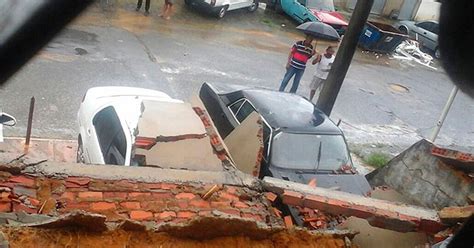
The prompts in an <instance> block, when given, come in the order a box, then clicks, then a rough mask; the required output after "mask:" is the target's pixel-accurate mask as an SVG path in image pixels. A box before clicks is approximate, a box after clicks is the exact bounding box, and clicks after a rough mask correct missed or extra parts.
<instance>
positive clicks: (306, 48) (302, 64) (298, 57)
mask: <svg viewBox="0 0 474 248" xmlns="http://www.w3.org/2000/svg"><path fill="white" fill-rule="evenodd" d="M311 42H313V37H311V36H309V35H306V39H305V40H303V41H298V42H296V43H295V44H294V45H293V47H292V48H291V51H290V54H289V56H288V62H287V64H286V73H285V76H284V77H283V81H281V85H280V91H284V90H285V88H286V86H287V85H288V82H289V81H290V79H291V78H292V77H293V76H295V78H294V79H293V85H292V86H291V89H290V93H296V90H297V89H298V85H299V84H300V80H301V77H303V73H304V69H305V68H306V62H307V61H308V60H309V59H310V58H311V57H312V56H313V55H314V54H315V53H316V51H315V50H314V48H313V45H311Z"/></svg>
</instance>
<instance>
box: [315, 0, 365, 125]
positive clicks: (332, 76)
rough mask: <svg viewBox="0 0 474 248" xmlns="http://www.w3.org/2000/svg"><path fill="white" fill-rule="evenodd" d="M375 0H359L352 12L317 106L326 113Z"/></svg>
mask: <svg viewBox="0 0 474 248" xmlns="http://www.w3.org/2000/svg"><path fill="white" fill-rule="evenodd" d="M373 3H374V0H358V1H357V3H356V6H355V8H354V12H353V13H352V17H351V20H350V22H349V26H348V27H347V30H346V32H345V34H344V38H343V39H342V43H341V46H340V48H339V49H338V51H337V55H336V59H335V60H334V64H333V65H332V69H331V71H330V72H329V75H328V78H327V80H326V82H325V83H324V85H323V88H322V90H321V93H320V95H319V97H318V102H317V103H316V106H317V107H318V108H319V109H320V110H321V111H323V112H324V113H325V114H326V115H328V116H329V115H330V114H331V111H332V108H333V107H334V103H335V102H336V98H337V95H338V94H339V90H340V89H341V86H342V83H343V81H344V78H345V77H346V74H347V70H348V69H349V66H350V64H351V61H352V57H353V56H354V52H355V50H356V47H357V43H358V41H359V36H360V33H361V32H362V29H363V28H364V25H365V23H366V22H367V18H368V17H369V14H370V9H371V8H372V4H373Z"/></svg>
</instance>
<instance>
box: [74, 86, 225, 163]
mask: <svg viewBox="0 0 474 248" xmlns="http://www.w3.org/2000/svg"><path fill="white" fill-rule="evenodd" d="M77 119H78V124H79V135H78V149H77V162H78V163H88V164H114V165H125V166H130V165H133V166H145V165H146V166H157V167H166V168H186V169H192V170H193V169H195V170H222V162H221V161H220V160H219V159H218V157H217V155H215V154H214V152H213V148H212V146H211V142H210V139H209V136H208V135H207V132H206V129H205V127H204V124H203V122H202V121H201V119H200V118H199V116H198V115H197V114H196V112H195V111H194V110H193V108H192V106H191V105H190V104H188V103H184V102H182V101H180V100H176V99H173V98H171V97H170V96H168V95H167V94H165V93H163V92H160V91H154V90H148V89H140V88H132V87H96V88H91V89H89V90H88V91H87V93H86V94H85V96H84V98H83V100H82V103H81V106H80V108H79V112H78V115H77ZM183 151H186V152H185V153H183ZM203 166H205V167H204V168H202V167H203Z"/></svg>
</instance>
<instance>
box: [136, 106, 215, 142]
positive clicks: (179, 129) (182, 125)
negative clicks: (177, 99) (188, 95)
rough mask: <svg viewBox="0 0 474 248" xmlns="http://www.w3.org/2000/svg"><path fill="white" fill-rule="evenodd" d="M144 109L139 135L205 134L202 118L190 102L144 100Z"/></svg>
mask: <svg viewBox="0 0 474 248" xmlns="http://www.w3.org/2000/svg"><path fill="white" fill-rule="evenodd" d="M143 106H144V111H143V113H142V116H141V117H140V119H139V121H138V136H141V137H157V136H179V135H184V134H205V133H206V130H205V129H204V125H203V124H202V122H201V119H199V117H198V116H197V115H196V113H195V112H194V110H193V109H192V107H191V105H190V104H189V103H171V102H157V101H146V100H145V101H143Z"/></svg>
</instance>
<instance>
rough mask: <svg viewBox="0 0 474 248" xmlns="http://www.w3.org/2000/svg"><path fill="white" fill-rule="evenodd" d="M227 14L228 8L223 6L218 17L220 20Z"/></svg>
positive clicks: (218, 12) (217, 14)
mask: <svg viewBox="0 0 474 248" xmlns="http://www.w3.org/2000/svg"><path fill="white" fill-rule="evenodd" d="M226 13H227V6H222V7H221V8H220V9H219V10H218V11H217V12H216V17H217V18H218V19H222V18H224V16H225V14H226Z"/></svg>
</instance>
